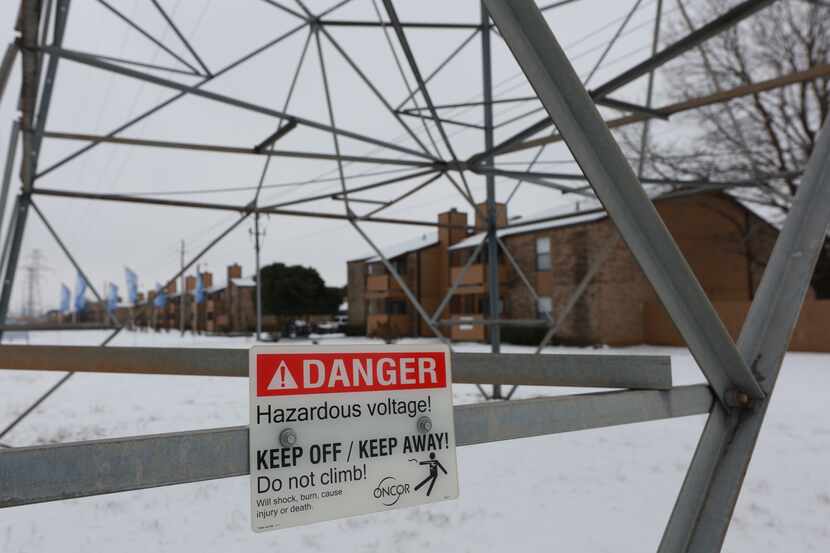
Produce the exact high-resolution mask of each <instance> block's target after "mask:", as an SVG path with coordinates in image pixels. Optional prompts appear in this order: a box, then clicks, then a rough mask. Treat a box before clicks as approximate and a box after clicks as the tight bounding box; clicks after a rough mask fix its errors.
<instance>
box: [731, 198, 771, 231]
mask: <svg viewBox="0 0 830 553" xmlns="http://www.w3.org/2000/svg"><path fill="white" fill-rule="evenodd" d="M726 194H728V195H729V196H731V197H732V199H733V200H735V201H736V202H738V203H739V204H741V205H742V206H743V207H744V209H746V210H748V211H749V212H751V213H752V214H753V215H755V216H756V217H758V218H759V219H761V220H763V221H766V222H767V223H769V224H770V225H772V226H773V227H775V228H776V229H778V230H781V226H782V225H783V224H784V212H783V211H782V210H781V209H779V208H777V207H773V206H771V205H764V204H761V203H758V202H753V201H751V200H748V199H747V198H744V197H741V196H740V195H738V194H736V193H735V192H733V191H732V190H727V191H726Z"/></svg>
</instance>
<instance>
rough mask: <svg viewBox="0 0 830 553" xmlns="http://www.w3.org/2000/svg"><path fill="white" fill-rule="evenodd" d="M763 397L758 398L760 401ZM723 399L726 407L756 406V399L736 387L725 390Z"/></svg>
mask: <svg viewBox="0 0 830 553" xmlns="http://www.w3.org/2000/svg"><path fill="white" fill-rule="evenodd" d="M763 399H764V398H760V401H763ZM723 400H724V403H725V404H726V406H727V407H729V408H735V409H753V408H754V407H755V406H756V401H758V400H756V399H755V398H753V397H752V396H751V395H750V394H749V393H748V392H745V391H743V390H739V389H737V388H730V389H729V390H726V392H725V393H724V395H723Z"/></svg>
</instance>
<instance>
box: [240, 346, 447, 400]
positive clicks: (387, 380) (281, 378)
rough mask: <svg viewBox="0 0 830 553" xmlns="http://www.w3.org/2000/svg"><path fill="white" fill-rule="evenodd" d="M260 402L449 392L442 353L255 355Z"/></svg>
mask: <svg viewBox="0 0 830 553" xmlns="http://www.w3.org/2000/svg"><path fill="white" fill-rule="evenodd" d="M256 370H257V390H256V394H257V396H258V397H263V396H283V395H286V396H287V395H300V394H333V393H342V392H381V391H389V390H415V389H423V388H444V387H445V386H446V385H447V370H446V366H445V361H444V353H442V352H406V353H399V352H386V353H320V354H308V353H286V354H259V355H257V356H256Z"/></svg>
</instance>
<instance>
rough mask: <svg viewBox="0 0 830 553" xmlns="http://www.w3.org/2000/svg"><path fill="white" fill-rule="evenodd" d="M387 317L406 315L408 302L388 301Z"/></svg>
mask: <svg viewBox="0 0 830 553" xmlns="http://www.w3.org/2000/svg"><path fill="white" fill-rule="evenodd" d="M386 314H387V315H405V314H406V302H404V301H402V300H387V302H386Z"/></svg>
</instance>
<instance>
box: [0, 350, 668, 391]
mask: <svg viewBox="0 0 830 553" xmlns="http://www.w3.org/2000/svg"><path fill="white" fill-rule="evenodd" d="M0 360H2V361H0V368H2V369H10V370H39V371H74V372H91V373H124V374H160V375H162V374H163V375H180V376H225V377H241V378H247V376H248V350H247V349H241V348H240V349H236V348H227V349H219V348H198V349H197V348H141V347H118V348H111V349H107V350H103V349H101V348H99V347H93V346H28V345H27V346H22V345H0ZM452 363H453V369H452V372H453V382H455V383H457V384H476V383H480V382H491V381H492V382H498V383H500V384H519V383H524V384H528V385H535V386H574V387H580V388H592V387H597V388H639V389H653V390H667V389H669V388H671V385H672V376H671V358H670V357H668V356H666V355H593V354H576V355H558V354H557V355H528V354H518V353H502V354H499V355H492V354H489V353H453V354H452Z"/></svg>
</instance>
